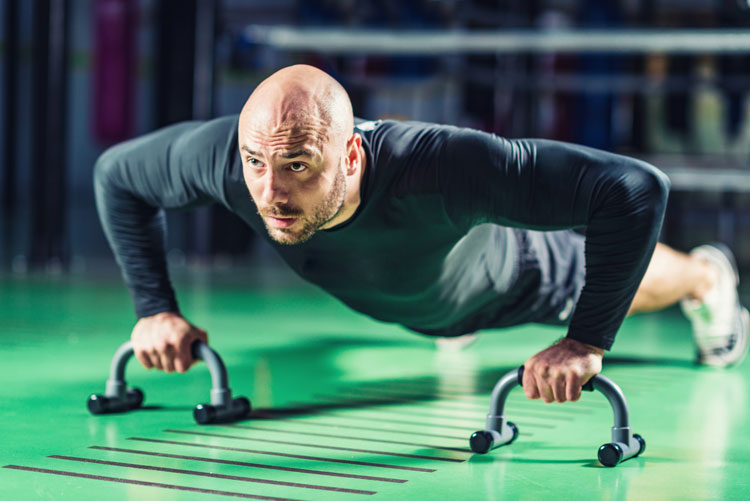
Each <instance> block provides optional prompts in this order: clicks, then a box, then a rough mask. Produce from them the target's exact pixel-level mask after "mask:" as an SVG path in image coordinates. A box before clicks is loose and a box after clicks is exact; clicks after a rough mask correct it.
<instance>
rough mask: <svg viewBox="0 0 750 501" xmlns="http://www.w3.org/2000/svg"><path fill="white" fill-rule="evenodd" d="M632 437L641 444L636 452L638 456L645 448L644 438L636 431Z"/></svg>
mask: <svg viewBox="0 0 750 501" xmlns="http://www.w3.org/2000/svg"><path fill="white" fill-rule="evenodd" d="M633 438H634V439H636V440H637V441H638V443H639V444H641V448H640V449H638V454H636V456H640V455H641V454H643V451H645V450H646V440H645V439H644V438H643V437H642V436H640V435H639V434H637V433H633Z"/></svg>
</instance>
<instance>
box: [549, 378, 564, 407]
mask: <svg viewBox="0 0 750 501" xmlns="http://www.w3.org/2000/svg"><path fill="white" fill-rule="evenodd" d="M565 382H566V381H565V376H563V375H562V374H556V375H555V376H554V377H552V395H553V396H554V398H555V401H557V402H560V403H562V402H565Z"/></svg>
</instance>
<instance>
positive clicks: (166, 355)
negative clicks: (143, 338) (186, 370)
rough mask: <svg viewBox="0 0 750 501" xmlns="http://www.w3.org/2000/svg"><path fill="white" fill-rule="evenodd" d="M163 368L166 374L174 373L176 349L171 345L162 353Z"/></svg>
mask: <svg viewBox="0 0 750 501" xmlns="http://www.w3.org/2000/svg"><path fill="white" fill-rule="evenodd" d="M160 357H161V366H162V368H163V370H164V372H174V359H175V349H174V347H173V346H172V345H171V344H170V345H167V347H166V348H165V349H164V350H163V351H162V352H161V354H160Z"/></svg>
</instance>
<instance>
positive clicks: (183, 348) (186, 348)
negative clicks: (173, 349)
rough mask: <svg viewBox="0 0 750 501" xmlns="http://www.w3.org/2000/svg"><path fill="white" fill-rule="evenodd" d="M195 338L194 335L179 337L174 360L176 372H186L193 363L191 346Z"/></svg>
mask: <svg viewBox="0 0 750 501" xmlns="http://www.w3.org/2000/svg"><path fill="white" fill-rule="evenodd" d="M196 339H197V337H196V336H183V337H182V339H180V344H179V346H178V347H177V354H176V356H175V361H174V367H175V369H176V370H177V372H186V371H187V370H188V369H189V368H190V366H191V365H193V362H194V360H193V354H192V350H191V348H192V346H193V343H194V342H195V341H196Z"/></svg>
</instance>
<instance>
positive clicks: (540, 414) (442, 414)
mask: <svg viewBox="0 0 750 501" xmlns="http://www.w3.org/2000/svg"><path fill="white" fill-rule="evenodd" d="M406 401H407V402H412V400H406ZM484 409H485V410H486V409H489V405H487V406H484ZM391 411H392V409H387V410H383V411H382V412H391ZM554 411H555V409H550V411H543V412H542V411H540V412H536V411H533V410H526V409H520V410H517V412H518V413H519V414H520V413H525V414H526V415H527V416H528V417H532V418H534V417H539V418H542V419H552V418H554V419H560V420H563V421H573V418H572V417H568V416H553V415H552V412H554ZM394 413H396V414H409V415H414V416H426V417H439V418H443V417H445V418H448V419H452V418H460V419H473V418H475V417H477V416H479V417H481V416H483V415H484V414H482V413H480V412H476V413H471V414H469V413H468V412H467V413H460V415H459V413H446V412H439V411H437V412H436V411H430V412H426V413H425V412H414V411H411V410H405V411H404V409H403V408H399V410H398V412H394Z"/></svg>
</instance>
